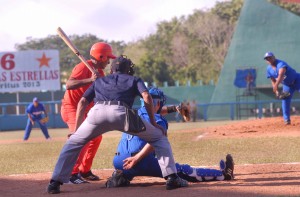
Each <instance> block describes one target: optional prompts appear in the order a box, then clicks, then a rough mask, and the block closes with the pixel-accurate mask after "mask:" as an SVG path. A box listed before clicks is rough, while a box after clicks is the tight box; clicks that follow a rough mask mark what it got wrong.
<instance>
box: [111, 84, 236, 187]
mask: <svg viewBox="0 0 300 197" xmlns="http://www.w3.org/2000/svg"><path fill="white" fill-rule="evenodd" d="M149 93H150V95H151V96H152V99H153V106H154V111H155V112H156V114H155V115H154V116H155V120H156V123H157V124H159V125H160V126H162V127H164V128H165V129H166V130H167V129H168V122H167V120H166V119H165V118H164V117H163V116H162V115H161V114H167V113H172V112H175V111H176V110H177V111H179V112H180V113H182V116H183V117H184V118H185V120H186V121H188V120H189V119H190V116H189V115H190V113H189V111H188V108H187V107H186V106H185V105H183V104H180V105H179V106H167V107H166V106H164V105H165V102H166V97H165V96H164V94H163V92H162V91H161V90H160V89H158V88H150V90H149ZM138 112H139V115H140V116H141V117H142V118H143V119H145V120H147V121H150V119H149V116H148V114H147V111H146V109H145V106H144V102H143V101H142V104H141V108H140V109H139V110H138ZM113 164H114V167H115V169H116V170H115V171H114V173H113V175H112V177H110V178H109V179H108V181H107V183H106V187H121V186H128V185H129V184H130V181H131V180H132V179H133V178H134V177H135V176H154V177H163V176H162V172H161V169H160V167H159V164H158V160H157V158H156V157H155V153H154V149H153V148H152V147H151V145H150V144H147V142H145V141H144V140H142V139H141V138H139V137H138V136H133V135H130V134H126V133H123V134H122V138H121V140H120V142H119V145H118V148H117V153H116V155H115V157H114V160H113ZM176 168H177V173H178V176H179V177H180V178H182V179H185V180H186V181H190V182H200V181H210V180H219V181H221V180H231V179H233V178H234V176H233V169H234V163H233V159H232V157H231V155H227V157H226V163H225V162H224V161H223V160H221V161H220V169H221V170H216V169H204V168H193V167H191V166H190V165H187V164H184V165H181V164H178V163H176Z"/></svg>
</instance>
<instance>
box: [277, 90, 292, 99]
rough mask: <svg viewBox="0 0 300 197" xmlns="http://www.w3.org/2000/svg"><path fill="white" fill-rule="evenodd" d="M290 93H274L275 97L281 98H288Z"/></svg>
mask: <svg viewBox="0 0 300 197" xmlns="http://www.w3.org/2000/svg"><path fill="white" fill-rule="evenodd" d="M290 95H291V93H289V92H281V93H279V92H277V93H276V97H277V98H278V99H281V100H282V99H286V98H288V97H289V96H290Z"/></svg>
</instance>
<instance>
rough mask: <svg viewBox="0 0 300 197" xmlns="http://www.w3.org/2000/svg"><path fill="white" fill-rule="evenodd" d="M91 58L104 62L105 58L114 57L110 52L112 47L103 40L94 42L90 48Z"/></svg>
mask: <svg viewBox="0 0 300 197" xmlns="http://www.w3.org/2000/svg"><path fill="white" fill-rule="evenodd" d="M90 56H91V58H93V59H95V60H97V61H101V62H104V61H106V60H107V58H111V59H115V58H116V56H115V55H114V54H113V53H112V48H111V46H110V45H109V44H107V43H105V42H97V43H95V44H94V45H93V46H92V48H91V50H90Z"/></svg>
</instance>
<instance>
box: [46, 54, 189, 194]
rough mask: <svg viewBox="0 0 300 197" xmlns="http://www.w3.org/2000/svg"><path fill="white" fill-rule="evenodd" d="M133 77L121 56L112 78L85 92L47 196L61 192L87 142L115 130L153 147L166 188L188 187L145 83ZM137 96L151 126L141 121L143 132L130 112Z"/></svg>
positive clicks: (106, 78)
mask: <svg viewBox="0 0 300 197" xmlns="http://www.w3.org/2000/svg"><path fill="white" fill-rule="evenodd" d="M133 74H134V70H133V63H132V62H131V60H130V59H128V58H127V57H126V56H119V57H118V58H116V59H115V60H114V61H113V62H112V65H111V75H108V76H106V77H102V78H98V79H97V80H96V81H95V82H94V83H93V84H92V85H91V86H90V87H89V89H88V90H87V91H86V92H85V93H84V95H83V96H82V98H81V100H80V101H79V103H78V107H77V113H76V129H77V130H76V132H75V133H74V134H73V135H72V136H71V137H70V138H69V139H68V140H67V142H66V144H65V145H64V147H63V149H62V151H61V153H60V155H59V158H58V161H57V163H56V166H55V169H54V172H53V174H52V178H51V180H50V183H49V185H48V187H47V192H48V193H50V194H56V193H60V185H62V184H63V183H67V182H68V181H69V177H70V174H71V171H72V168H73V166H74V165H75V162H76V159H77V157H78V155H79V153H80V151H81V149H82V147H83V146H84V145H85V144H86V143H88V142H89V141H90V140H91V139H93V138H95V137H97V136H99V135H101V134H103V133H105V132H108V131H112V130H118V131H124V130H125V131H127V133H129V134H132V135H137V136H139V137H140V138H142V139H144V140H145V141H147V142H148V143H150V144H151V145H152V146H153V147H154V149H155V152H156V154H157V159H158V162H159V165H160V168H161V171H162V175H163V177H165V178H166V179H167V182H166V189H175V188H179V187H185V186H187V182H186V181H185V180H182V179H181V178H179V177H178V175H177V170H176V167H175V161H174V158H173V154H172V149H171V146H170V143H169V141H168V138H167V137H166V135H165V131H164V129H163V128H162V127H160V126H159V125H158V124H157V123H156V121H155V119H154V111H153V101H152V97H151V95H150V94H149V92H148V90H147V88H146V86H145V85H144V82H143V80H142V79H140V78H138V77H134V76H132V75H133ZM136 96H140V97H142V98H143V100H144V103H145V107H146V110H147V113H148V114H149V118H150V123H149V122H148V121H146V120H143V119H140V120H141V121H142V127H140V129H139V130H140V131H138V132H132V129H131V126H132V125H134V126H137V125H136V124H135V123H137V122H138V121H136V120H138V117H134V115H133V114H132V113H130V112H131V110H130V109H131V107H132V105H133V102H134V99H135V97H136ZM92 100H94V101H95V103H96V104H95V105H94V107H93V108H92V109H91V110H90V111H89V113H88V116H87V118H86V119H85V120H84V121H83V119H84V111H85V108H86V107H87V105H88V104H89V103H90V102H91V101H92ZM132 117H133V118H132ZM131 118H132V119H131ZM128 120H129V121H128ZM128 126H129V129H128Z"/></svg>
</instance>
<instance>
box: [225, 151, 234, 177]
mask: <svg viewBox="0 0 300 197" xmlns="http://www.w3.org/2000/svg"><path fill="white" fill-rule="evenodd" d="M233 170H234V162H233V158H232V156H231V155H230V154H228V155H226V167H225V170H224V171H223V173H224V177H225V180H232V179H234V175H233Z"/></svg>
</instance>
